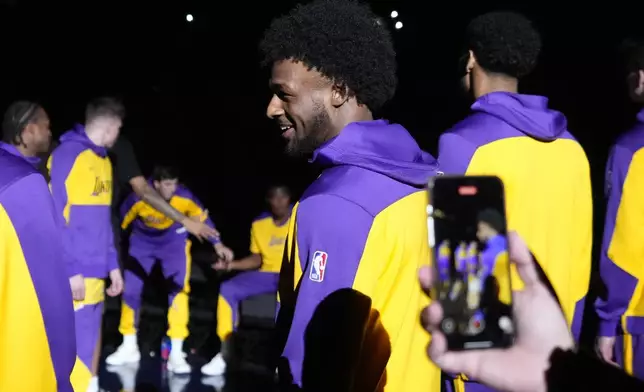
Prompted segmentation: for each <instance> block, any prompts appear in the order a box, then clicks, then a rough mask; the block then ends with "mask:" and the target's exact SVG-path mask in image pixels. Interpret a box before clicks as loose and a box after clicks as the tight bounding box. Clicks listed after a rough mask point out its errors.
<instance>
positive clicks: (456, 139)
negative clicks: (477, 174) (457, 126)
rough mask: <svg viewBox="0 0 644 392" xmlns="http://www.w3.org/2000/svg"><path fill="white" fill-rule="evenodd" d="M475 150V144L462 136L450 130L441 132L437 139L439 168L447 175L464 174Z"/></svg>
mask: <svg viewBox="0 0 644 392" xmlns="http://www.w3.org/2000/svg"><path fill="white" fill-rule="evenodd" d="M475 151H476V146H474V145H473V144H472V143H470V142H469V141H467V140H465V139H464V138H463V137H462V136H460V135H458V134H456V133H452V132H446V133H444V134H442V135H441V136H440V138H439V139H438V165H439V170H440V171H442V172H443V173H445V174H448V175H463V174H465V172H467V167H468V166H469V164H470V160H471V159H472V156H474V152H475Z"/></svg>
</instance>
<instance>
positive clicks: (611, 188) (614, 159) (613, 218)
mask: <svg viewBox="0 0 644 392" xmlns="http://www.w3.org/2000/svg"><path fill="white" fill-rule="evenodd" d="M607 166H608V167H607V170H606V175H607V178H606V184H607V189H606V193H607V196H608V205H607V208H606V221H605V225H604V237H603V241H602V251H601V258H600V266H599V268H600V275H601V277H602V280H603V281H604V284H605V285H606V295H605V297H604V298H600V299H598V300H597V302H596V303H595V309H596V311H597V314H598V315H599V318H600V320H601V321H600V327H599V335H600V336H606V337H612V336H615V335H616V333H617V325H618V323H619V321H620V318H621V316H622V315H623V314H624V312H626V310H627V308H628V305H629V303H630V301H631V297H632V296H633V293H634V291H635V287H636V286H637V283H638V279H641V278H642V270H643V267H642V263H641V261H642V260H644V231H642V227H644V202H643V200H642V190H644V149H641V150H639V151H637V152H636V153H635V154H633V153H631V152H630V151H628V150H627V149H626V148H623V147H620V146H619V145H617V146H615V147H614V149H613V151H612V152H611V155H610V158H609V162H608V165H607Z"/></svg>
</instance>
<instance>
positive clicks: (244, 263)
mask: <svg viewBox="0 0 644 392" xmlns="http://www.w3.org/2000/svg"><path fill="white" fill-rule="evenodd" d="M266 200H267V201H268V204H269V206H270V211H269V212H266V213H263V214H261V215H260V216H258V217H257V218H255V220H254V221H253V224H252V225H251V229H250V256H248V257H245V258H243V259H241V260H234V261H232V262H226V261H219V262H217V263H216V264H215V265H214V268H215V269H216V270H220V271H222V270H223V271H241V273H239V274H237V275H235V276H234V277H233V278H232V279H229V280H227V281H225V282H224V283H222V284H221V288H220V290H219V302H218V304H217V335H218V336H219V339H220V340H221V343H222V348H223V347H224V346H225V342H226V339H227V338H228V336H229V335H230V333H232V332H233V330H234V328H235V326H236V324H237V322H238V321H239V320H238V308H239V303H240V302H241V301H243V300H244V299H246V298H248V297H250V296H253V295H258V294H265V293H277V282H278V279H279V271H280V267H281V266H282V257H283V255H284V243H285V241H286V234H287V232H288V223H289V218H290V216H291V209H292V205H291V193H290V191H289V189H288V188H287V187H285V186H273V187H271V188H270V189H269V191H268V195H267V198H266ZM225 354H226V353H225V352H224V350H222V351H221V352H220V353H219V354H217V355H216V356H215V357H214V358H213V359H212V360H211V361H210V362H209V363H208V364H206V365H204V366H203V367H202V368H201V372H202V373H203V374H204V375H206V376H220V375H222V374H224V372H225V371H226V361H225V359H226V358H225Z"/></svg>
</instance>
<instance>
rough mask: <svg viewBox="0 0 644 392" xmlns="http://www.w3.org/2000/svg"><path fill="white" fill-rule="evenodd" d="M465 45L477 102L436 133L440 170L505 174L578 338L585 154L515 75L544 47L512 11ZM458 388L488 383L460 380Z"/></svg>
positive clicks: (493, 17) (513, 215) (512, 210)
mask: <svg viewBox="0 0 644 392" xmlns="http://www.w3.org/2000/svg"><path fill="white" fill-rule="evenodd" d="M465 44H466V46H465V47H464V53H463V57H462V60H463V61H462V62H461V65H460V66H461V71H462V74H463V87H464V88H465V91H466V92H467V93H468V94H469V95H471V97H472V98H473V99H474V100H475V101H474V104H472V106H471V109H472V112H471V114H470V115H469V116H468V117H467V118H465V119H464V120H463V121H461V122H459V123H458V124H456V125H455V126H454V127H453V128H452V129H450V130H449V131H447V132H446V133H444V134H443V135H442V136H441V137H440V140H439V157H438V160H439V163H440V165H441V170H442V171H443V172H445V174H453V175H463V174H467V175H496V176H498V177H500V178H501V179H502V180H503V182H504V184H505V192H506V207H507V223H508V227H509V229H510V230H516V231H517V232H519V233H521V235H522V236H523V237H524V238H525V240H526V242H527V243H528V244H529V245H530V249H532V251H533V252H534V254H535V256H536V259H537V260H538V261H539V263H540V265H541V267H542V268H543V270H544V271H545V273H546V275H547V276H548V278H549V279H550V281H551V282H552V285H553V286H554V289H555V291H556V294H557V296H558V297H559V299H560V300H561V305H562V307H563V309H564V313H565V314H566V318H567V320H568V323H569V324H570V325H571V329H572V332H573V334H574V335H575V337H576V338H578V337H579V333H580V330H581V318H582V316H583V310H584V304H585V298H586V294H587V292H588V286H589V283H590V268H591V249H592V214H593V208H592V190H591V183H590V168H589V164H588V159H587V158H586V154H585V153H584V149H583V148H582V146H581V145H580V144H579V142H577V140H575V138H574V137H573V135H572V134H570V132H568V130H567V129H566V124H567V122H566V117H565V116H564V115H563V114H561V113H559V112H557V111H555V110H552V109H549V108H548V99H547V98H545V97H541V96H535V95H525V94H519V93H518V85H519V80H520V79H521V78H522V77H524V76H526V75H527V74H529V73H530V72H531V71H532V70H533V69H534V68H535V66H536V65H537V59H538V56H539V53H540V51H541V37H540V35H539V33H538V31H537V30H536V29H535V28H534V26H533V25H532V23H531V22H530V21H529V20H528V19H526V18H525V17H524V16H522V15H520V14H516V13H513V12H491V13H487V14H484V15H481V16H478V17H476V18H474V19H473V20H472V21H471V22H470V23H469V25H468V27H467V30H466V43H465ZM502 270H503V269H502V268H497V271H502ZM497 278H498V279H497V280H498V281H499V282H502V281H503V280H504V278H502V277H497ZM512 279H513V283H512V287H513V289H520V288H521V287H522V286H521V280H520V279H519V277H518V275H516V273H513V277H512ZM457 383H460V380H457ZM457 387H458V388H462V386H457ZM459 390H460V389H459ZM465 390H466V391H467V392H474V391H480V390H489V389H488V388H487V387H485V386H483V385H479V384H476V383H467V384H466V386H465Z"/></svg>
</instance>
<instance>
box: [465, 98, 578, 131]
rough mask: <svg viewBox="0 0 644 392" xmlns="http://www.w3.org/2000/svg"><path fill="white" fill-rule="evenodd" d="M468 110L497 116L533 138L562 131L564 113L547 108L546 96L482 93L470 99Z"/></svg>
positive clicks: (565, 122) (564, 125) (564, 118)
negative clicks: (474, 98)
mask: <svg viewBox="0 0 644 392" xmlns="http://www.w3.org/2000/svg"><path fill="white" fill-rule="evenodd" d="M472 110H473V111H475V112H483V113H487V114H489V115H492V116H495V117H498V118H499V119H501V120H503V121H504V122H506V123H508V124H509V125H511V126H512V127H514V128H516V129H517V130H519V131H520V132H523V133H524V134H526V135H527V136H530V137H532V138H534V139H537V140H541V141H546V142H551V141H554V140H556V139H557V138H558V137H559V136H561V135H562V134H563V133H564V132H565V131H566V126H567V125H568V122H567V120H566V117H565V116H564V115H563V114H562V113H561V112H558V111H556V110H552V109H548V98H546V97H541V96H538V95H524V94H514V93H507V92H494V93H490V94H486V95H484V96H482V97H480V98H479V99H477V100H476V102H474V104H473V105H472Z"/></svg>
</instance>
